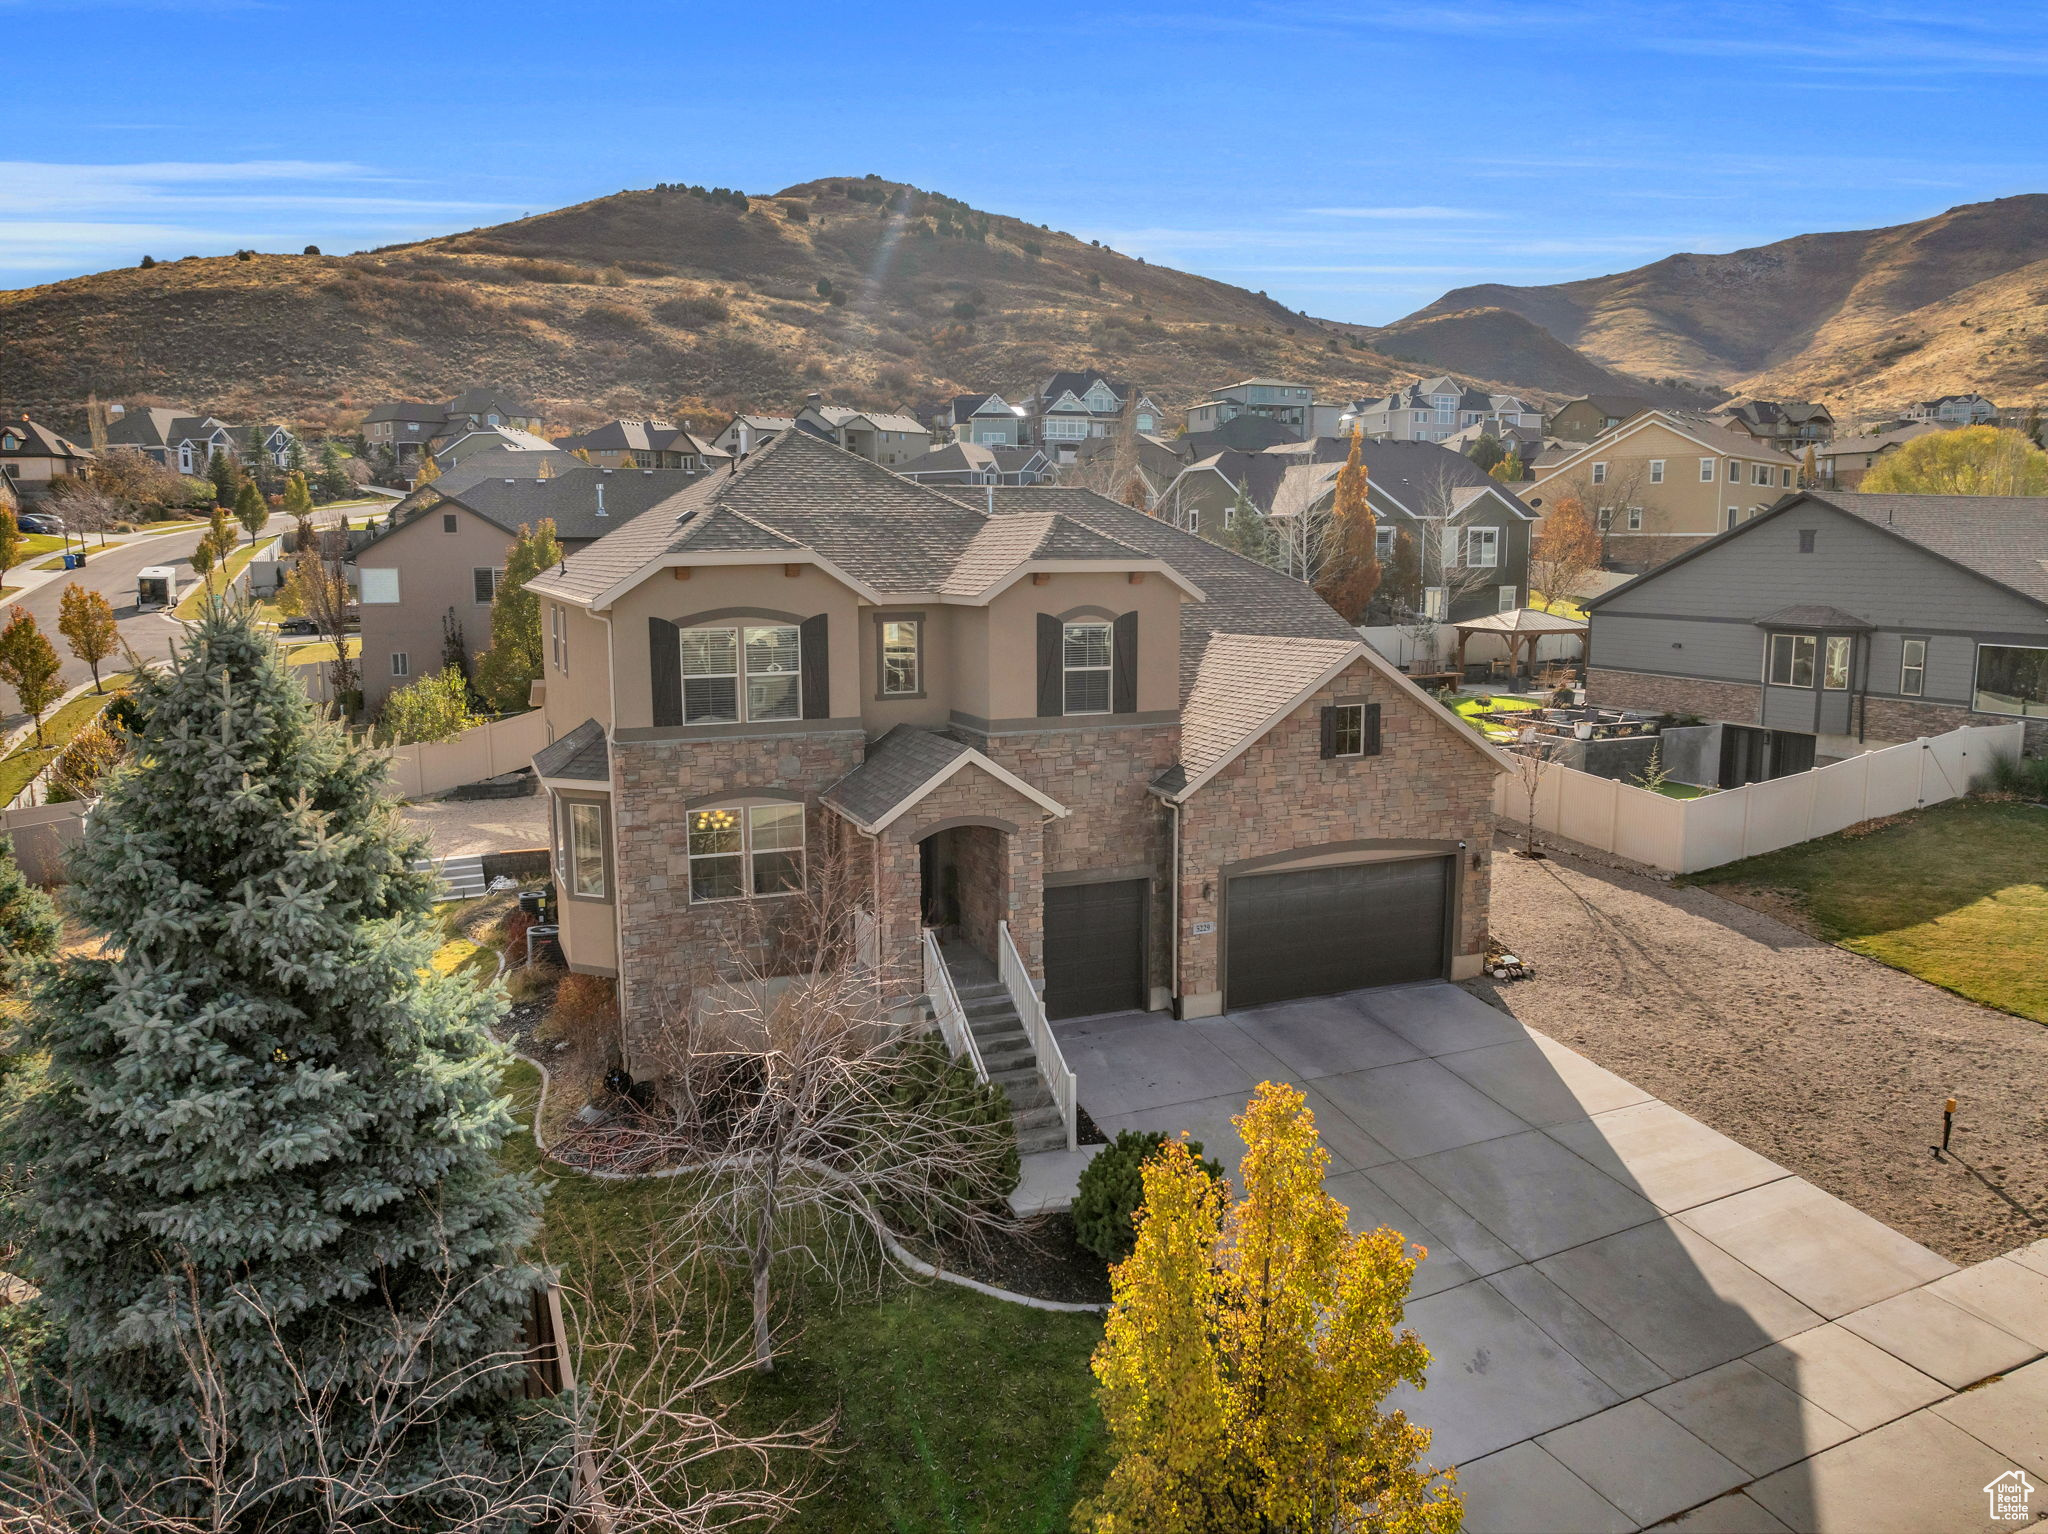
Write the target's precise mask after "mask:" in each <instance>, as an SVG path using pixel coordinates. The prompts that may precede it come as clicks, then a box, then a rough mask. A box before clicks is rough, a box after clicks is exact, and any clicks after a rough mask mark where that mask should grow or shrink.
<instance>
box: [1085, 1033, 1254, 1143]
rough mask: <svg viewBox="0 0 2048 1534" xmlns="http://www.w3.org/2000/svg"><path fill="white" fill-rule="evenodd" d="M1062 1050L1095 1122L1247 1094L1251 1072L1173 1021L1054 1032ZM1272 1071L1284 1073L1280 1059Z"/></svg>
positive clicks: (1251, 1083) (1248, 1093) (1199, 1035)
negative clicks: (1120, 1115)
mask: <svg viewBox="0 0 2048 1534" xmlns="http://www.w3.org/2000/svg"><path fill="white" fill-rule="evenodd" d="M1058 1038H1059V1042H1060V1052H1061V1053H1062V1054H1063V1055H1065V1056H1066V1058H1067V1065H1068V1067H1069V1068H1070V1069H1071V1070H1072V1071H1073V1072H1074V1074H1075V1075H1076V1076H1078V1077H1079V1078H1080V1086H1081V1102H1082V1103H1083V1104H1084V1105H1085V1106H1086V1107H1087V1109H1088V1112H1089V1114H1090V1116H1091V1117H1093V1118H1094V1120H1095V1122H1096V1123H1098V1124H1101V1123H1105V1122H1106V1121H1107V1119H1108V1118H1111V1117H1114V1116H1117V1115H1119V1114H1126V1113H1134V1112H1137V1111H1139V1110H1140V1109H1144V1108H1163V1107H1165V1106H1166V1105H1168V1104H1169V1103H1192V1102H1200V1101H1201V1100H1202V1099H1203V1098H1206V1097H1218V1096H1221V1095H1222V1094H1224V1093H1226V1092H1237V1093H1241V1094H1242V1095H1244V1096H1246V1097H1249V1096H1250V1095H1251V1088H1252V1087H1253V1086H1255V1085H1257V1078H1256V1076H1254V1074H1253V1073H1252V1072H1250V1071H1248V1070H1246V1069H1245V1067H1244V1066H1243V1065H1241V1064H1239V1063H1238V1062H1237V1061H1236V1060H1233V1059H1232V1058H1231V1057H1230V1056H1229V1055H1227V1054H1225V1053H1224V1052H1223V1051H1222V1050H1220V1049H1218V1048H1217V1047H1216V1044H1215V1042H1214V1041H1213V1040H1211V1039H1209V1038H1207V1037H1205V1036H1204V1035H1203V1034H1202V1032H1201V1031H1200V1030H1198V1029H1194V1028H1190V1027H1188V1026H1187V1025H1186V1024H1185V1023H1177V1022H1173V1021H1171V1020H1166V1021H1160V1020H1157V1019H1154V1020H1148V1021H1146V1022H1142V1023H1123V1024H1120V1025H1117V1026H1112V1027H1108V1028H1105V1029H1102V1030H1100V1031H1091V1030H1084V1029H1079V1028H1077V1029H1074V1030H1072V1031H1071V1032H1066V1031H1062V1032H1060V1033H1059V1034H1058ZM1272 1074H1275V1075H1283V1074H1285V1070H1284V1068H1283V1067H1282V1066H1281V1065H1280V1062H1279V1061H1277V1060H1276V1061H1274V1062H1273V1070H1272Z"/></svg>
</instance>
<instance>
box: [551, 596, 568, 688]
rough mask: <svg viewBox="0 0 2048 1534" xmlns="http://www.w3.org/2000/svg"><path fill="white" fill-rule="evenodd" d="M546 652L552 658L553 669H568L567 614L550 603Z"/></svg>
mask: <svg viewBox="0 0 2048 1534" xmlns="http://www.w3.org/2000/svg"><path fill="white" fill-rule="evenodd" d="M548 651H549V653H550V654H551V655H552V656H553V657H554V662H555V669H556V670H557V671H567V670H568V669H569V614H568V610H567V609H566V608H563V607H561V606H560V605H559V604H554V603H550V604H549V606H548Z"/></svg>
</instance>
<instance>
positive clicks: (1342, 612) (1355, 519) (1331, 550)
mask: <svg viewBox="0 0 2048 1534" xmlns="http://www.w3.org/2000/svg"><path fill="white" fill-rule="evenodd" d="M1362 440H1363V439H1362V438H1361V437H1360V436H1359V434H1358V433H1357V432H1355V431H1354V432H1353V433H1352V434H1351V452H1350V454H1349V456H1347V457H1346V458H1345V460H1344V467H1343V468H1341V469H1339V470H1338V471H1337V490H1336V495H1335V498H1334V500H1333V502H1332V504H1331V507H1330V517H1329V524H1328V526H1327V527H1326V528H1325V530H1324V533H1323V539H1322V543H1323V547H1322V549H1321V550H1320V560H1319V565H1318V569H1317V572H1316V583H1315V585H1316V595H1317V596H1319V597H1321V598H1322V599H1323V600H1324V601H1325V602H1328V603H1329V604H1330V605H1331V606H1332V607H1334V608H1336V609H1337V614H1338V616H1339V617H1341V618H1342V619H1343V620H1344V621H1345V622H1346V623H1358V622H1362V621H1363V620H1364V618H1365V610H1366V608H1367V607H1369V606H1371V605H1372V599H1373V594H1374V593H1375V592H1377V591H1378V590H1379V589H1380V556H1379V533H1378V528H1377V525H1376V524H1375V522H1374V520H1373V514H1372V507H1371V505H1370V504H1369V503H1368V502H1367V499H1366V490H1367V488H1368V485H1367V480H1366V469H1365V464H1364V463H1363V462H1362V461H1361V460H1360V457H1359V443H1360V442H1361V441H1362Z"/></svg>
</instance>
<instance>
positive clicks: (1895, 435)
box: [1819, 421, 1944, 454]
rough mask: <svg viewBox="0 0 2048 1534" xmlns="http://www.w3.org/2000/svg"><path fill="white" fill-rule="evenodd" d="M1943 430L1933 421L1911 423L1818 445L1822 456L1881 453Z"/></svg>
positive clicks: (1838, 438) (1839, 438)
mask: <svg viewBox="0 0 2048 1534" xmlns="http://www.w3.org/2000/svg"><path fill="white" fill-rule="evenodd" d="M1943 429H1944V428H1943V427H1942V426H1940V425H1939V424H1938V423H1936V422H1934V421H1913V422H1911V423H1909V424H1908V425H1905V426H1894V427H1892V428H1891V429H1889V430H1888V431H1873V432H1865V433H1863V434H1862V435H1860V436H1855V437H1836V438H1835V439H1834V440H1832V441H1830V442H1823V443H1821V444H1820V447H1819V451H1820V452H1821V453H1823V454H1833V453H1881V452H1883V451H1884V450H1885V449H1886V448H1890V447H1897V446H1898V445H1899V444H1900V443H1902V442H1911V441H1912V440H1913V439H1914V438H1915V437H1924V436H1926V435H1927V434H1928V433H1929V432H1931V431H1941V430H1943Z"/></svg>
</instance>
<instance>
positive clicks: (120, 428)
mask: <svg viewBox="0 0 2048 1534" xmlns="http://www.w3.org/2000/svg"><path fill="white" fill-rule="evenodd" d="M233 430H234V428H233V427H231V426H229V425H228V424H227V422H225V421H223V420H221V419H219V418H218V417H216V416H210V415H207V414H205V413H204V412H203V411H198V410H194V409H192V408H191V407H190V406H189V405H148V406H143V407H140V408H138V409H134V410H124V411H122V412H121V413H120V414H119V415H116V416H113V417H111V418H110V419H109V420H108V422H107V445H108V446H109V447H168V446H170V445H171V444H172V443H173V442H185V441H199V440H201V439H203V438H206V437H209V436H211V435H212V434H213V433H214V432H216V431H227V432H232V431H233Z"/></svg>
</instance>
